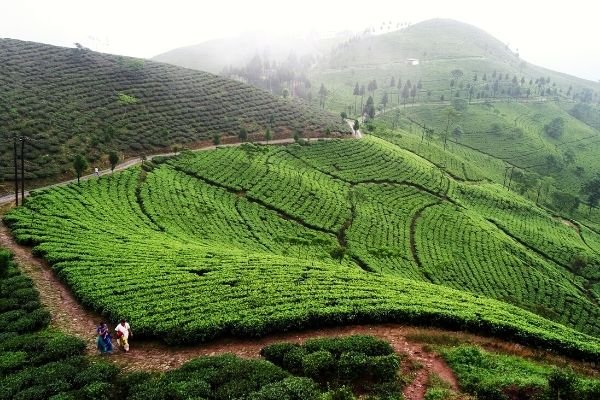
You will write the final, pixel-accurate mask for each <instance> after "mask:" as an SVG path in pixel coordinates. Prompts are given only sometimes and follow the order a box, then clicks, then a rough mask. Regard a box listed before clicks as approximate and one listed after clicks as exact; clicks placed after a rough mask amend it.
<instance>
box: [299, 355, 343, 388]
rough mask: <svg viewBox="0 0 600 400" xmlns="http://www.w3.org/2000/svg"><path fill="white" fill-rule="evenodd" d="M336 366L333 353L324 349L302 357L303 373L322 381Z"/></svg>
mask: <svg viewBox="0 0 600 400" xmlns="http://www.w3.org/2000/svg"><path fill="white" fill-rule="evenodd" d="M336 366H337V365H336V361H335V359H334V358H333V355H332V354H331V353H330V352H328V351H326V350H319V351H315V352H313V353H309V354H307V355H305V356H304V357H302V369H303V371H304V374H305V375H306V376H308V377H310V378H313V379H315V380H317V381H321V382H322V381H323V380H324V378H326V377H330V376H331V372H332V371H334V370H335V369H336Z"/></svg>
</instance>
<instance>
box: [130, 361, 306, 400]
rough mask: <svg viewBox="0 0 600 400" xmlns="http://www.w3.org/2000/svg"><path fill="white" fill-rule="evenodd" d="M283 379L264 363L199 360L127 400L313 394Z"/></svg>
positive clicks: (300, 384) (136, 391) (142, 387)
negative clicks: (278, 393)
mask: <svg viewBox="0 0 600 400" xmlns="http://www.w3.org/2000/svg"><path fill="white" fill-rule="evenodd" d="M286 378H289V374H288V373H286V372H285V371H283V370H282V369H281V368H279V367H277V366H275V365H273V364H271V363H269V362H266V361H260V360H243V359H240V358H238V357H235V356H233V355H223V356H218V357H201V358H198V359H195V360H192V361H190V362H188V363H186V364H184V365H183V366H182V367H180V368H179V369H177V370H174V371H169V372H167V373H165V374H164V375H162V376H160V377H158V378H154V379H151V380H148V381H146V382H143V383H141V384H139V385H137V386H135V387H134V388H132V389H131V390H130V393H131V395H130V398H131V399H132V400H135V399H163V398H169V396H172V395H173V394H174V395H175V396H177V397H175V398H189V397H200V398H205V399H210V400H212V399H215V400H221V399H223V400H225V399H232V398H234V399H237V398H252V399H270V398H272V397H270V396H272V395H273V394H274V393H277V391H279V392H281V391H284V392H287V394H289V395H288V398H291V399H294V397H293V395H294V393H295V392H296V393H302V392H306V393H309V394H310V393H314V392H311V391H310V388H311V387H310V385H309V384H308V382H306V381H301V382H298V381H297V380H287V381H285V382H282V381H284V379H286ZM277 383H278V385H274V384H277ZM283 398H286V397H283Z"/></svg>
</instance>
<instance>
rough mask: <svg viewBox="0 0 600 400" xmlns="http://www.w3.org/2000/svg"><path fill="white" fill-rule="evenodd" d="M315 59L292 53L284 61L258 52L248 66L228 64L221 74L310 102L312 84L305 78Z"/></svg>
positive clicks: (273, 92) (275, 92)
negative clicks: (270, 58) (272, 58)
mask: <svg viewBox="0 0 600 400" xmlns="http://www.w3.org/2000/svg"><path fill="white" fill-rule="evenodd" d="M314 61H315V60H314V57H313V56H312V55H304V56H302V57H297V56H296V55H295V54H294V53H293V52H292V53H290V55H289V56H288V58H287V59H286V60H284V61H281V62H277V61H274V60H269V58H268V57H266V56H263V57H261V56H260V55H258V54H256V55H255V56H254V57H252V59H250V61H248V63H247V64H246V65H244V66H242V67H239V68H234V67H226V68H225V69H223V71H222V72H221V75H223V76H226V77H228V78H232V79H237V80H240V81H242V82H245V83H248V84H250V85H253V86H256V87H258V88H261V89H264V90H267V91H269V92H271V93H272V94H280V95H282V96H284V97H289V96H291V97H300V98H304V99H306V100H309V101H310V100H311V99H312V92H311V84H310V81H309V80H308V78H307V77H306V72H307V71H308V68H309V67H310V66H311V65H312V64H313V63H314Z"/></svg>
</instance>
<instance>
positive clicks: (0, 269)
mask: <svg viewBox="0 0 600 400" xmlns="http://www.w3.org/2000/svg"><path fill="white" fill-rule="evenodd" d="M11 259H12V256H11V254H10V253H9V252H8V251H7V250H4V249H0V277H4V276H6V275H7V274H8V266H9V265H10V261H11Z"/></svg>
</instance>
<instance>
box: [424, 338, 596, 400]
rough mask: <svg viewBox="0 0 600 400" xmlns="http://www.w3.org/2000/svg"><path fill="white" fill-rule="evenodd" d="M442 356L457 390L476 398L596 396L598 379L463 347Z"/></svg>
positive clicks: (521, 359) (578, 397)
mask: <svg viewBox="0 0 600 400" xmlns="http://www.w3.org/2000/svg"><path fill="white" fill-rule="evenodd" d="M442 355H443V356H444V358H445V359H446V361H448V363H449V364H450V366H451V367H452V369H453V370H454V373H455V374H456V376H457V378H458V380H459V383H460V386H461V388H462V389H463V390H464V391H466V392H467V393H469V394H472V395H475V396H477V398H480V399H498V400H506V399H512V398H518V399H532V400H533V399H541V398H543V399H581V398H584V399H588V398H593V397H590V396H594V395H596V394H597V393H599V392H598V388H599V387H600V380H599V379H591V378H586V377H582V376H579V375H576V374H574V373H573V372H572V371H571V370H569V369H562V368H557V367H550V366H548V365H545V364H539V363H536V362H533V361H529V360H526V359H523V358H520V357H516V356H508V355H500V354H495V353H490V352H487V351H484V350H481V349H480V348H478V347H474V346H467V345H465V346H459V347H455V348H452V349H446V350H444V351H443V352H442ZM432 398H434V399H436V398H437V397H432ZM442 398H443V397H442Z"/></svg>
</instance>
